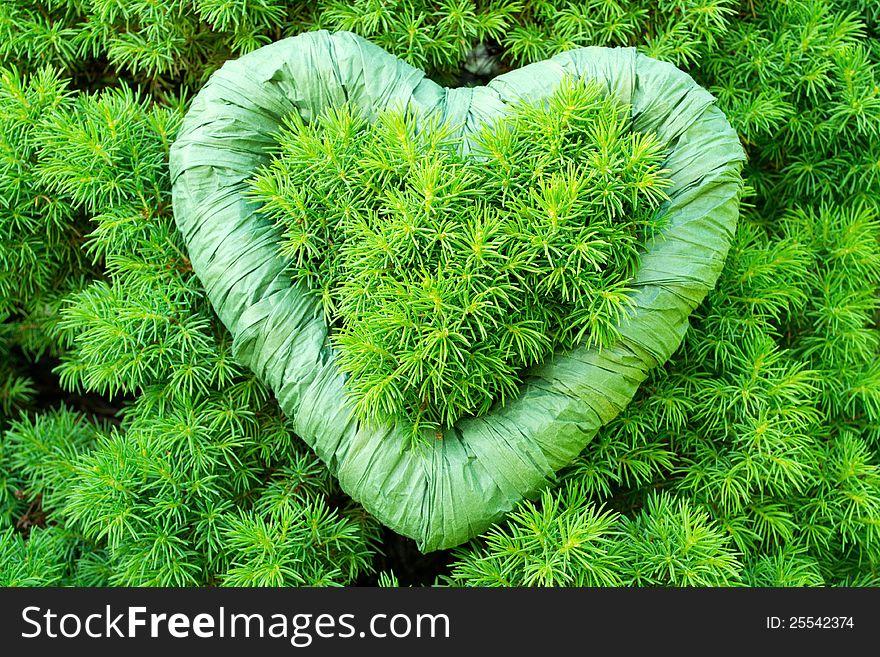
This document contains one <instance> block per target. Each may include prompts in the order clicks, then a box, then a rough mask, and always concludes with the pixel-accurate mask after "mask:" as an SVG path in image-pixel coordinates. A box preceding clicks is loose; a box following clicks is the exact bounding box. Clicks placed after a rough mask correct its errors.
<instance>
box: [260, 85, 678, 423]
mask: <svg viewBox="0 0 880 657" xmlns="http://www.w3.org/2000/svg"><path fill="white" fill-rule="evenodd" d="M460 134H461V131H460V130H459V126H455V125H450V124H441V123H439V122H438V121H437V120H436V119H434V118H432V117H419V116H417V115H415V114H412V113H406V112H402V111H398V112H388V113H384V114H382V115H380V116H378V118H377V119H376V120H375V121H373V122H371V121H368V120H367V119H366V118H364V117H363V116H361V115H359V114H358V113H357V112H356V111H354V110H352V109H350V108H348V107H340V108H338V109H335V110H332V111H329V112H327V113H325V114H324V115H322V116H320V117H318V119H317V120H316V121H314V122H312V123H311V124H309V125H306V124H304V123H303V122H302V120H301V119H299V118H298V117H294V118H292V119H291V121H290V122H289V123H288V125H287V126H286V128H285V129H284V130H283V131H282V133H281V134H280V137H279V146H280V149H279V153H278V155H277V156H276V157H275V158H274V159H273V160H272V162H271V163H270V165H269V166H267V167H266V168H264V169H263V170H262V171H260V172H259V173H258V174H257V175H256V176H255V178H254V179H253V180H252V183H251V185H252V189H251V193H252V195H253V197H254V198H255V199H257V200H258V201H260V202H262V203H263V204H264V205H263V208H262V209H263V211H264V212H265V213H266V214H267V215H268V216H269V217H271V218H272V219H273V220H274V221H275V222H276V223H277V224H278V225H279V226H280V227H281V228H282V229H283V235H284V238H283V242H282V245H281V250H282V252H283V253H284V254H285V255H287V256H288V257H289V258H290V261H291V267H290V270H291V272H292V275H293V277H294V279H295V280H296V281H297V282H299V283H301V284H303V285H304V286H306V287H307V288H308V289H310V290H312V291H314V293H315V294H319V295H320V297H321V300H322V302H323V307H324V312H325V315H326V317H327V319H328V321H329V322H330V323H331V325H332V326H333V333H332V340H333V343H334V345H335V346H336V348H337V352H338V356H337V359H338V360H337V362H338V364H339V367H340V368H341V369H342V370H343V371H344V372H346V373H347V374H348V375H350V376H349V379H348V388H349V391H350V393H351V395H352V398H353V402H354V408H355V411H356V414H357V416H358V417H359V418H361V419H362V420H366V421H378V422H381V421H388V420H390V421H394V420H404V419H405V420H409V421H410V422H411V423H412V427H413V435H414V436H418V435H422V433H423V432H422V431H421V429H431V430H434V431H437V430H438V428H440V427H444V426H449V425H451V424H453V423H454V422H455V421H456V420H458V419H459V418H460V417H463V416H466V415H479V414H482V413H485V412H486V411H488V410H489V408H490V407H491V406H492V404H493V403H495V402H502V403H503V401H504V400H505V399H508V398H509V397H510V396H511V395H514V394H515V393H516V391H517V388H518V385H519V384H520V382H521V377H522V373H523V369H524V368H526V367H528V366H530V365H533V364H536V363H540V362H541V361H543V360H544V359H546V358H548V357H549V356H550V355H551V354H552V353H553V351H554V350H556V349H569V348H571V347H573V346H574V345H575V344H578V343H582V344H586V345H589V346H594V345H595V346H599V347H600V348H601V347H605V346H607V345H609V344H610V343H611V342H612V341H613V340H614V339H615V338H616V329H615V326H616V324H617V322H618V321H619V319H620V318H621V316H622V315H623V314H624V313H626V310H627V302H628V296H627V291H628V288H627V283H628V281H630V279H631V277H632V275H633V273H634V271H635V269H636V267H637V266H638V260H639V250H640V248H641V247H642V246H643V245H644V244H645V242H646V240H648V239H649V238H650V237H651V236H652V235H653V233H654V232H655V231H656V230H657V229H658V228H659V227H660V226H659V222H661V221H662V213H661V212H658V206H659V205H660V203H661V202H662V201H663V200H664V199H665V198H666V197H665V194H664V192H663V189H664V188H665V187H666V186H667V185H668V179H667V178H665V177H664V172H663V170H662V168H661V161H662V153H661V149H660V146H659V142H658V140H657V139H656V138H655V137H654V136H653V135H650V134H640V133H637V132H634V131H633V130H632V129H631V125H630V120H629V113H628V108H627V107H625V106H623V105H622V104H621V103H620V102H619V101H617V100H616V99H615V98H614V97H613V96H611V95H609V94H607V92H605V91H604V90H602V89H600V88H599V87H598V86H596V85H594V84H592V83H590V84H587V83H584V82H581V81H578V80H572V79H569V80H566V81H564V82H563V83H562V84H561V85H560V86H559V88H558V89H556V91H555V92H554V93H553V95H552V96H551V97H550V98H549V99H548V100H547V102H545V103H544V104H542V105H538V106H535V105H528V104H525V103H520V104H518V105H516V106H514V107H513V109H512V110H511V112H510V113H509V114H508V115H506V116H505V117H503V118H501V119H499V120H497V121H496V122H494V123H492V124H488V125H486V126H484V127H483V129H482V130H481V131H480V133H479V134H478V135H476V136H475V137H474V138H473V139H472V142H471V143H470V144H469V148H470V151H469V152H468V153H465V152H464V151H465V150H467V149H464V148H463V147H462V146H463V143H462V139H461V136H460Z"/></svg>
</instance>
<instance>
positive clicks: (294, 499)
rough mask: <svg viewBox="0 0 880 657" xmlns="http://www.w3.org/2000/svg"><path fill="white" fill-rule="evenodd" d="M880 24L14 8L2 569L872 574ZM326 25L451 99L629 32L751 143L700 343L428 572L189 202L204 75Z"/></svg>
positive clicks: (569, 0) (2, 227) (574, 575)
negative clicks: (277, 393)
mask: <svg viewBox="0 0 880 657" xmlns="http://www.w3.org/2000/svg"><path fill="white" fill-rule="evenodd" d="M878 24H880V14H878V8H877V3H876V2H871V1H869V0H789V1H787V2H777V1H775V0H750V1H749V2H745V1H742V2H739V1H737V0H662V1H660V2H648V1H647V0H638V1H635V2H628V3H619V2H614V1H612V0H578V1H573V0H564V1H562V0H559V1H557V0H538V1H536V2H528V3H525V2H518V1H516V0H443V1H437V0H424V1H419V0H412V1H411V2H378V1H374V0H358V1H357V2H341V1H337V0H315V1H314V2H302V3H288V2H284V3H282V2H273V1H271V0H265V1H263V2H256V3H251V2H248V3H245V2H223V3H218V2H212V1H209V0H151V1H150V2H139V1H132V2H125V3H120V2H117V1H116V0H7V1H6V2H3V3H0V58H2V65H0V320H2V321H0V327H2V328H0V415H2V418H0V420H2V435H0V564H2V568H0V584H16V585H28V586H36V585H57V584H70V585H123V584H125V585H136V584H144V585H150V584H171V585H183V584H187V585H216V584H225V585H240V584H265V585H303V584H316V583H334V584H344V583H350V582H354V581H360V582H373V581H375V579H373V575H371V573H372V572H373V571H374V570H376V569H378V568H382V569H383V570H386V572H383V573H382V575H381V576H380V577H379V582H380V583H382V584H384V585H394V584H397V583H401V584H407V583H409V582H410V581H415V582H418V583H431V582H433V581H435V578H437V577H439V581H440V582H441V583H447V584H454V585H559V584H580V583H583V584H599V585H624V584H631V585H632V584H634V585H674V586H678V585H693V584H701V585H702V584H705V585H734V584H736V585H751V586H819V585H825V586H838V585H850V586H853V585H877V584H880V536H878V526H880V525H878V522H880V460H878V449H880V357H878V356H880V346H878V340H880V338H878V336H880V332H878V326H880V311H878V288H880V217H878V215H880V135H878V131H880V81H878V68H877V67H878V61H880V47H878V45H877V44H878V43H880V41H878V39H877V37H878V32H877V30H878ZM314 27H325V28H329V29H340V28H344V29H350V30H352V31H355V32H357V33H359V34H362V35H364V36H366V37H368V38H372V39H374V40H375V41H376V42H377V43H378V44H379V45H381V46H383V47H385V48H386V49H388V50H389V51H391V52H394V53H396V54H398V55H399V56H401V57H403V58H404V59H406V60H407V61H410V62H411V63H413V64H414V65H416V66H423V67H425V69H426V70H427V71H428V72H429V74H430V75H432V76H433V77H434V78H435V79H437V80H438V81H441V82H443V83H446V84H453V83H456V82H470V81H474V80H480V81H482V80H485V79H486V78H488V77H491V76H492V75H494V74H496V73H498V72H501V71H504V70H507V69H509V68H512V67H516V66H519V65H521V64H523V63H527V62H530V61H536V60H539V59H543V58H545V57H547V56H549V55H552V54H555V53H556V52H559V51H562V50H565V49H567V48H571V47H575V46H580V45H591V44H595V45H610V46H616V45H632V46H636V47H638V48H639V49H640V50H641V51H642V52H645V53H647V54H650V55H652V56H655V57H658V58H660V59H665V60H667V61H671V62H673V63H675V64H676V65H678V66H681V67H683V68H685V69H686V70H688V72H690V73H691V75H693V76H694V78H695V79H696V80H697V81H698V82H699V83H701V84H702V85H703V86H705V87H706V88H707V89H709V90H710V91H711V92H712V93H713V94H714V95H715V96H716V97H717V99H718V103H719V106H720V107H721V109H722V110H724V111H725V113H726V114H727V115H728V117H729V118H730V120H731V122H732V124H733V125H734V127H735V128H736V130H737V131H738V132H739V134H740V136H741V139H742V142H743V144H744V146H745V148H746V150H747V153H748V156H749V162H748V165H747V168H746V172H745V173H746V178H747V183H748V185H749V186H750V188H751V192H750V197H749V198H748V199H747V200H746V206H745V207H744V210H743V215H742V221H741V224H740V227H739V229H738V231H737V234H736V236H735V243H734V246H733V249H732V251H731V254H730V257H729V259H728V261H727V263H726V266H725V269H724V272H723V274H722V277H721V279H720V280H719V282H718V285H717V287H716V289H715V290H714V291H713V292H712V293H711V294H710V295H709V296H708V297H707V298H706V300H705V302H704V303H703V304H702V306H701V307H700V308H698V310H697V311H696V312H695V314H694V315H693V316H692V318H691V328H690V330H689V331H688V333H687V336H686V338H685V343H684V344H683V346H682V348H681V349H680V350H679V351H678V352H677V353H676V355H675V356H674V357H673V359H672V361H670V362H669V363H667V364H666V365H665V366H664V367H662V368H660V369H658V370H656V371H654V372H653V373H652V375H651V376H650V378H649V380H648V381H646V382H645V384H644V385H643V386H642V388H641V390H640V392H639V393H638V395H637V397H636V399H635V400H634V401H633V403H632V404H631V405H630V406H629V407H628V408H627V409H626V410H625V411H624V412H623V413H622V414H621V415H620V416H619V417H618V418H616V419H615V420H614V421H612V422H611V423H610V424H609V425H608V426H606V427H605V428H604V429H603V430H602V432H601V433H600V435H598V436H597V437H596V439H595V440H594V441H593V442H592V443H591V444H590V445H588V446H587V448H586V449H585V450H584V452H583V453H582V454H581V455H580V456H579V458H578V459H577V460H576V462H575V463H573V464H572V465H571V466H570V467H569V468H567V469H566V470H565V471H563V472H562V473H560V479H561V481H560V482H559V483H557V485H555V486H554V487H552V488H551V489H550V490H548V491H546V492H545V493H544V494H543V495H542V496H541V498H540V499H538V500H533V501H525V502H523V503H522V504H521V505H520V507H519V508H518V509H517V510H516V511H515V512H513V513H512V514H510V516H509V518H507V519H505V520H503V521H502V522H501V523H499V524H498V525H497V526H496V527H494V528H493V529H491V530H490V531H489V532H487V533H486V534H485V535H484V536H483V537H481V538H479V539H477V540H475V541H473V543H472V544H470V545H468V546H464V547H461V548H459V549H457V550H455V551H454V553H453V554H452V555H451V559H452V563H451V565H449V566H448V567H447V566H441V567H438V568H437V569H435V570H431V571H430V572H419V573H413V571H412V570H411V568H410V565H411V564H409V562H408V561H407V558H406V557H404V556H400V555H401V554H403V552H402V550H401V549H400V546H399V543H398V542H396V540H395V539H394V538H393V537H392V536H391V535H390V534H389V533H388V532H385V533H380V530H379V528H378V527H377V526H376V523H375V522H374V521H373V520H371V519H370V518H369V517H367V516H366V514H364V512H363V510H361V509H360V508H359V507H357V506H356V505H354V504H352V503H351V501H350V500H348V499H347V498H346V497H345V496H344V495H343V494H341V493H340V491H339V490H338V489H337V488H336V485H335V483H334V481H333V479H332V477H330V476H329V474H328V473H327V471H326V469H325V467H324V466H323V465H321V463H320V462H319V461H318V460H317V459H316V458H315V457H314V456H313V455H311V454H310V453H309V451H308V450H307V449H306V448H305V447H304V446H303V445H302V444H301V443H300V442H299V441H298V439H297V438H296V436H294V435H292V433H291V431H290V428H289V425H288V423H287V421H286V419H285V418H284V417H283V416H282V415H281V413H280V412H279V410H278V408H277V405H276V404H275V402H274V401H273V399H272V397H271V394H270V393H269V392H268V391H267V390H266V389H265V388H264V387H263V386H262V385H261V384H259V383H258V382H257V381H256V380H255V379H254V378H253V377H252V376H251V375H250V374H249V373H248V372H246V371H243V370H242V368H240V367H239V366H238V365H237V364H236V363H235V362H234V361H233V359H232V358H231V356H230V345H229V338H228V335H227V334H226V333H225V331H224V329H223V328H222V326H221V324H220V323H219V321H218V320H217V319H216V318H215V317H214V315H213V313H212V312H211V310H210V308H209V306H208V305H207V303H206V302H205V301H204V296H203V292H202V290H201V288H200V285H199V283H198V281H197V280H196V278H195V277H194V276H193V274H192V272H191V267H190V265H189V261H188V259H187V257H186V253H185V250H184V249H183V246H182V241H181V239H180V237H179V236H178V235H177V233H176V230H175V228H174V224H173V217H172V216H171V209H170V205H169V194H170V182H169V180H168V176H167V169H166V154H167V148H168V145H169V144H170V142H171V141H172V140H173V138H174V134H175V130H176V126H177V125H179V121H180V119H181V116H182V114H183V111H184V109H185V107H186V104H187V102H188V100H189V99H190V98H191V97H192V96H193V94H194V93H195V91H196V90H197V89H198V88H199V86H200V85H201V84H202V83H203V82H204V80H205V79H206V76H207V75H208V74H209V73H210V72H211V71H212V70H214V69H216V67H217V66H218V65H219V64H220V63H222V62H223V61H224V60H226V59H227V58H229V57H231V56H236V55H237V54H240V53H243V52H247V51H250V50H253V49H254V48H256V47H259V46H260V45H262V44H264V43H268V42H270V41H272V40H275V39H278V38H281V37H283V36H287V35H292V34H296V33H298V32H300V31H302V30H305V29H312V28H314ZM340 109H341V108H340ZM53 371H54V373H53ZM59 386H60V389H59ZM61 397H64V400H63V403H62V401H61V400H60V399H59V398H61ZM382 553H385V554H386V555H387V556H385V557H381V554H382ZM389 568H390V570H391V571H392V572H387V569H389ZM395 574H396V575H397V576H395ZM404 575H406V577H404Z"/></svg>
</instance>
